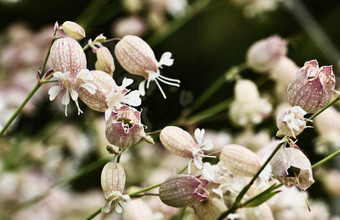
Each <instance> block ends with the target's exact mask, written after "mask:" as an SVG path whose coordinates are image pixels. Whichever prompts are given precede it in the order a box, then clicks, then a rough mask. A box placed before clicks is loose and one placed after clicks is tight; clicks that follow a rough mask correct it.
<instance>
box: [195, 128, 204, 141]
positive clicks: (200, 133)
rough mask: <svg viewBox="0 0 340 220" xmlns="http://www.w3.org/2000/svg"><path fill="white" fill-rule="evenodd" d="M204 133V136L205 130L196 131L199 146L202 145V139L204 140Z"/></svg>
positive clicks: (197, 129)
mask: <svg viewBox="0 0 340 220" xmlns="http://www.w3.org/2000/svg"><path fill="white" fill-rule="evenodd" d="M202 133H203V135H204V129H202V130H200V129H199V128H196V130H195V139H196V141H197V143H198V144H201V143H202V139H203V135H202Z"/></svg>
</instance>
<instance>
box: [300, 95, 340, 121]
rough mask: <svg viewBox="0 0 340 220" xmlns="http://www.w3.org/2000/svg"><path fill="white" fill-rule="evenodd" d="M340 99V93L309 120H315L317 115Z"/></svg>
mask: <svg viewBox="0 0 340 220" xmlns="http://www.w3.org/2000/svg"><path fill="white" fill-rule="evenodd" d="M339 100H340V96H339V95H338V96H337V97H336V98H335V99H333V101H331V102H330V103H328V104H327V105H326V106H325V107H323V108H322V109H320V110H319V111H317V112H315V113H314V114H313V115H312V116H310V117H309V118H308V119H307V121H308V120H313V119H314V118H315V117H316V116H318V115H320V114H321V113H322V112H323V111H325V110H326V109H327V108H329V107H330V106H332V105H334V104H335V103H336V102H337V101H339Z"/></svg>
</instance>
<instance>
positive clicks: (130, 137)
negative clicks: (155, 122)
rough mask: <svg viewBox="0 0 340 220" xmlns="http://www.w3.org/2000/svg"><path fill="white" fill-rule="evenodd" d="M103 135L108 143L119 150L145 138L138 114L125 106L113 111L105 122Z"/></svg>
mask: <svg viewBox="0 0 340 220" xmlns="http://www.w3.org/2000/svg"><path fill="white" fill-rule="evenodd" d="M105 135H106V139H107V140H108V141H109V143H111V144H113V145H115V146H117V147H119V148H121V149H127V148H129V147H130V146H132V145H133V144H136V143H137V142H138V141H140V139H141V138H142V137H145V136H146V134H145V132H144V125H143V124H142V123H141V119H140V112H139V111H137V110H136V109H134V108H131V107H129V106H126V105H124V106H122V107H120V108H119V109H117V110H114V111H113V112H112V113H111V115H110V117H109V118H108V120H107V121H106V126H105Z"/></svg>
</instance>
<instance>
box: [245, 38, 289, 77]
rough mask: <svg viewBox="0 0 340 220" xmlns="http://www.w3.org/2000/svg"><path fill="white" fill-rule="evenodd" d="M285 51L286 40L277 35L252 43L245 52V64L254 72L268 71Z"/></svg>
mask: <svg viewBox="0 0 340 220" xmlns="http://www.w3.org/2000/svg"><path fill="white" fill-rule="evenodd" d="M286 53H287V42H286V41H285V40H283V39H282V38H280V37H279V36H277V35H274V36H271V37H268V38H266V39H263V40H260V41H257V42H256V43H254V44H253V45H252V46H251V47H250V48H249V50H248V52H247V65H248V66H249V67H250V68H252V69H253V70H255V71H256V72H260V73H263V72H268V71H270V70H271V69H272V68H273V67H274V65H275V64H276V63H277V62H278V61H279V59H280V58H281V57H282V56H285V55H286Z"/></svg>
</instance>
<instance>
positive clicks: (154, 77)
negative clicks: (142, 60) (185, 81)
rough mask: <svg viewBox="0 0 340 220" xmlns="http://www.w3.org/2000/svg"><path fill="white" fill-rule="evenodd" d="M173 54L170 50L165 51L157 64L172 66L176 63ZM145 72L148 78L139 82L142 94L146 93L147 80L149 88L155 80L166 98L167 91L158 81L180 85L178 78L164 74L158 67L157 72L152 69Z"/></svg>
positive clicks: (160, 66)
mask: <svg viewBox="0 0 340 220" xmlns="http://www.w3.org/2000/svg"><path fill="white" fill-rule="evenodd" d="M171 55H172V54H171V53H170V52H165V53H163V55H162V56H161V59H160V60H159V62H158V64H157V67H158V68H163V67H162V65H165V66H172V64H173V63H174V59H171ZM145 72H146V73H147V74H148V78H147V79H145V80H144V81H142V82H141V83H140V84H139V87H138V90H139V92H140V94H141V95H142V96H144V95H145V88H144V87H145V82H147V83H146V88H147V89H148V88H149V85H150V82H151V81H155V83H156V85H157V87H158V88H159V90H160V91H161V93H162V95H163V97H164V98H165V99H166V95H165V93H164V91H163V89H162V87H161V85H160V84H159V82H158V81H160V82H162V83H164V84H167V85H170V86H176V87H179V83H180V81H179V80H178V79H171V78H168V77H165V76H162V75H161V74H160V72H159V69H157V72H154V71H151V70H146V71H145Z"/></svg>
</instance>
